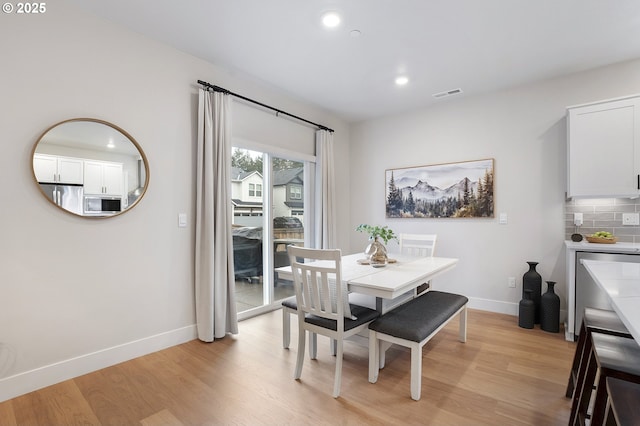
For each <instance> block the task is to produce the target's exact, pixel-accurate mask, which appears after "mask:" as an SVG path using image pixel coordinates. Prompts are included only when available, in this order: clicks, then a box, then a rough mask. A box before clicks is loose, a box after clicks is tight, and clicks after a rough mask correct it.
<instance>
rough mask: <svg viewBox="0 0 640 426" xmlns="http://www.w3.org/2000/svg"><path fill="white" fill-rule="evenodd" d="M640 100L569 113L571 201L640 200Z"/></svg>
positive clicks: (591, 106)
mask: <svg viewBox="0 0 640 426" xmlns="http://www.w3.org/2000/svg"><path fill="white" fill-rule="evenodd" d="M638 126H640V97H639V96H632V97H626V98H620V99H615V100H610V101H602V102H595V103H591V104H586V105H579V106H575V107H569V108H567V146H568V156H567V158H568V162H569V164H568V182H567V197H592V198H596V197H601V198H613V197H638V196H640V137H639V135H640V127H638Z"/></svg>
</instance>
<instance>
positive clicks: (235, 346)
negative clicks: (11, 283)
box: [0, 310, 575, 426]
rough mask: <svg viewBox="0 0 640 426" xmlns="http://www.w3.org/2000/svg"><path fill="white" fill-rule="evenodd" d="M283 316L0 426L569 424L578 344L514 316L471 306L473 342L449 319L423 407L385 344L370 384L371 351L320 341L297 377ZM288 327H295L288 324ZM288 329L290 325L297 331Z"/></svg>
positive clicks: (27, 400) (434, 348)
mask: <svg viewBox="0 0 640 426" xmlns="http://www.w3.org/2000/svg"><path fill="white" fill-rule="evenodd" d="M281 318H282V317H281V312H280V311H275V312H271V313H268V314H266V315H262V316H259V317H255V318H251V319H248V320H245V321H242V322H241V323H240V326H239V328H240V330H239V331H240V333H239V334H238V335H237V336H228V337H226V338H224V339H221V340H219V341H216V342H215V343H202V342H200V341H192V342H188V343H185V344H182V345H179V346H175V347H172V348H169V349H166V350H163V351H160V352H156V353H153V354H150V355H147V356H144V357H141V358H138V359H134V360H132V361H128V362H125V363H122V364H118V365H116V366H113V367H109V368H105V369H103V370H100V371H97V372H94V373H91V374H87V375H84V376H81V377H77V378H75V379H73V380H68V381H66V382H62V383H59V384H56V385H53V386H50V387H47V388H44V389H41V390H38V391H36V392H32V393H29V394H27V395H23V396H20V397H17V398H15V399H12V400H10V401H6V402H4V403H0V424H1V425H73V424H88V425H91V424H95V425H138V424H141V425H145V426H157V425H205V424H211V425H218V424H221V425H228V424H234V425H235V424H246V425H263V424H266V425H276V424H277V425H281V424H292V425H302V424H314V425H316V424H333V425H335V424H342V425H365V424H366V425H394V424H422V425H564V424H567V422H568V418H569V411H570V401H569V400H568V399H566V398H565V397H564V392H565V386H566V381H567V377H568V373H569V369H570V365H571V360H572V356H573V352H574V350H575V343H572V342H566V341H565V340H564V338H563V334H562V333H559V334H553V333H546V332H544V331H541V330H540V329H539V328H536V329H534V330H525V329H522V328H519V327H518V325H517V318H515V317H512V316H508V315H501V314H495V313H488V312H483V311H477V310H469V317H468V318H469V323H468V339H467V342H466V343H460V342H458V340H457V337H458V330H457V327H458V321H457V319H456V320H453V321H452V322H451V323H450V324H449V325H448V326H447V327H445V328H444V329H443V330H442V331H440V333H438V335H437V336H436V337H434V338H433V339H432V340H431V341H430V342H429V343H427V345H426V346H425V347H424V350H423V357H424V359H423V370H422V374H423V377H422V399H421V400H420V401H413V400H412V399H411V398H410V395H409V378H410V372H409V359H410V354H409V352H408V350H406V349H404V348H400V347H396V346H394V347H392V348H391V349H390V350H389V351H388V352H387V365H386V367H385V368H384V369H383V370H381V371H380V377H379V379H378V382H377V383H376V384H371V383H369V382H368V381H367V374H368V372H367V361H368V359H367V349H366V348H365V347H362V346H359V345H357V344H355V343H347V344H346V345H345V356H344V359H345V361H344V369H343V377H342V393H341V396H340V398H338V399H334V398H333V397H332V396H331V392H332V389H333V372H334V366H335V358H334V357H332V356H331V355H330V354H329V345H328V340H326V339H325V338H323V337H319V338H318V359H317V360H316V361H310V360H309V358H308V356H306V359H305V364H304V368H303V372H302V378H301V380H300V381H296V380H294V379H293V378H292V377H293V370H294V365H295V358H296V353H297V346H296V345H297V337H296V335H295V333H293V335H292V339H291V349H289V350H285V349H283V348H282V331H281V329H282V326H281ZM293 324H295V322H293V321H292V325H293ZM292 328H293V327H292Z"/></svg>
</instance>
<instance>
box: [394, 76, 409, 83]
mask: <svg viewBox="0 0 640 426" xmlns="http://www.w3.org/2000/svg"><path fill="white" fill-rule="evenodd" d="M408 82H409V78H408V77H406V76H404V75H401V76H400V77H396V85H398V86H404V85H405V84H407V83H408Z"/></svg>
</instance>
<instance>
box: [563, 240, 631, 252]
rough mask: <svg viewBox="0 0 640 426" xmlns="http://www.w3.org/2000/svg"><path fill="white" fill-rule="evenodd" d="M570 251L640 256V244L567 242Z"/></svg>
mask: <svg viewBox="0 0 640 426" xmlns="http://www.w3.org/2000/svg"><path fill="white" fill-rule="evenodd" d="M564 244H565V246H566V247H567V249H568V250H573V251H593V252H602V253H638V254H640V244H637V243H615V244H599V243H590V242H588V241H587V240H583V241H580V242H579V243H576V242H574V241H565V242H564Z"/></svg>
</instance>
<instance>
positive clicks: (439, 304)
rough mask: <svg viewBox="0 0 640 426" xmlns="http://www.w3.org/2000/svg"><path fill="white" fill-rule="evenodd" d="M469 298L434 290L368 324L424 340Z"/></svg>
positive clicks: (386, 331)
mask: <svg viewBox="0 0 640 426" xmlns="http://www.w3.org/2000/svg"><path fill="white" fill-rule="evenodd" d="M468 301H469V299H467V298H466V297H465V296H460V295H458V294H453V293H445V292H442V291H435V290H431V291H428V292H426V293H425V294H423V295H422V296H420V297H417V298H415V299H413V300H411V301H409V302H407V303H405V304H404V305H400V306H398V307H397V308H395V309H393V310H391V311H389V312H387V313H386V314H384V315H382V316H381V317H380V318H378V319H377V320H375V321H374V322H372V323H371V324H369V328H370V329H372V330H375V331H377V332H379V333H383V334H387V335H390V336H395V337H398V338H400V339H405V340H410V341H413V342H421V341H422V340H424V339H426V338H427V337H428V336H429V335H430V334H431V333H433V332H434V331H435V330H436V329H437V328H438V327H440V326H441V325H442V324H443V323H445V322H446V321H447V320H448V319H449V318H451V316H452V315H454V314H455V313H456V312H457V311H458V310H459V309H460V308H461V307H463V306H464V305H465V304H466V303H467V302H468Z"/></svg>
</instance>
